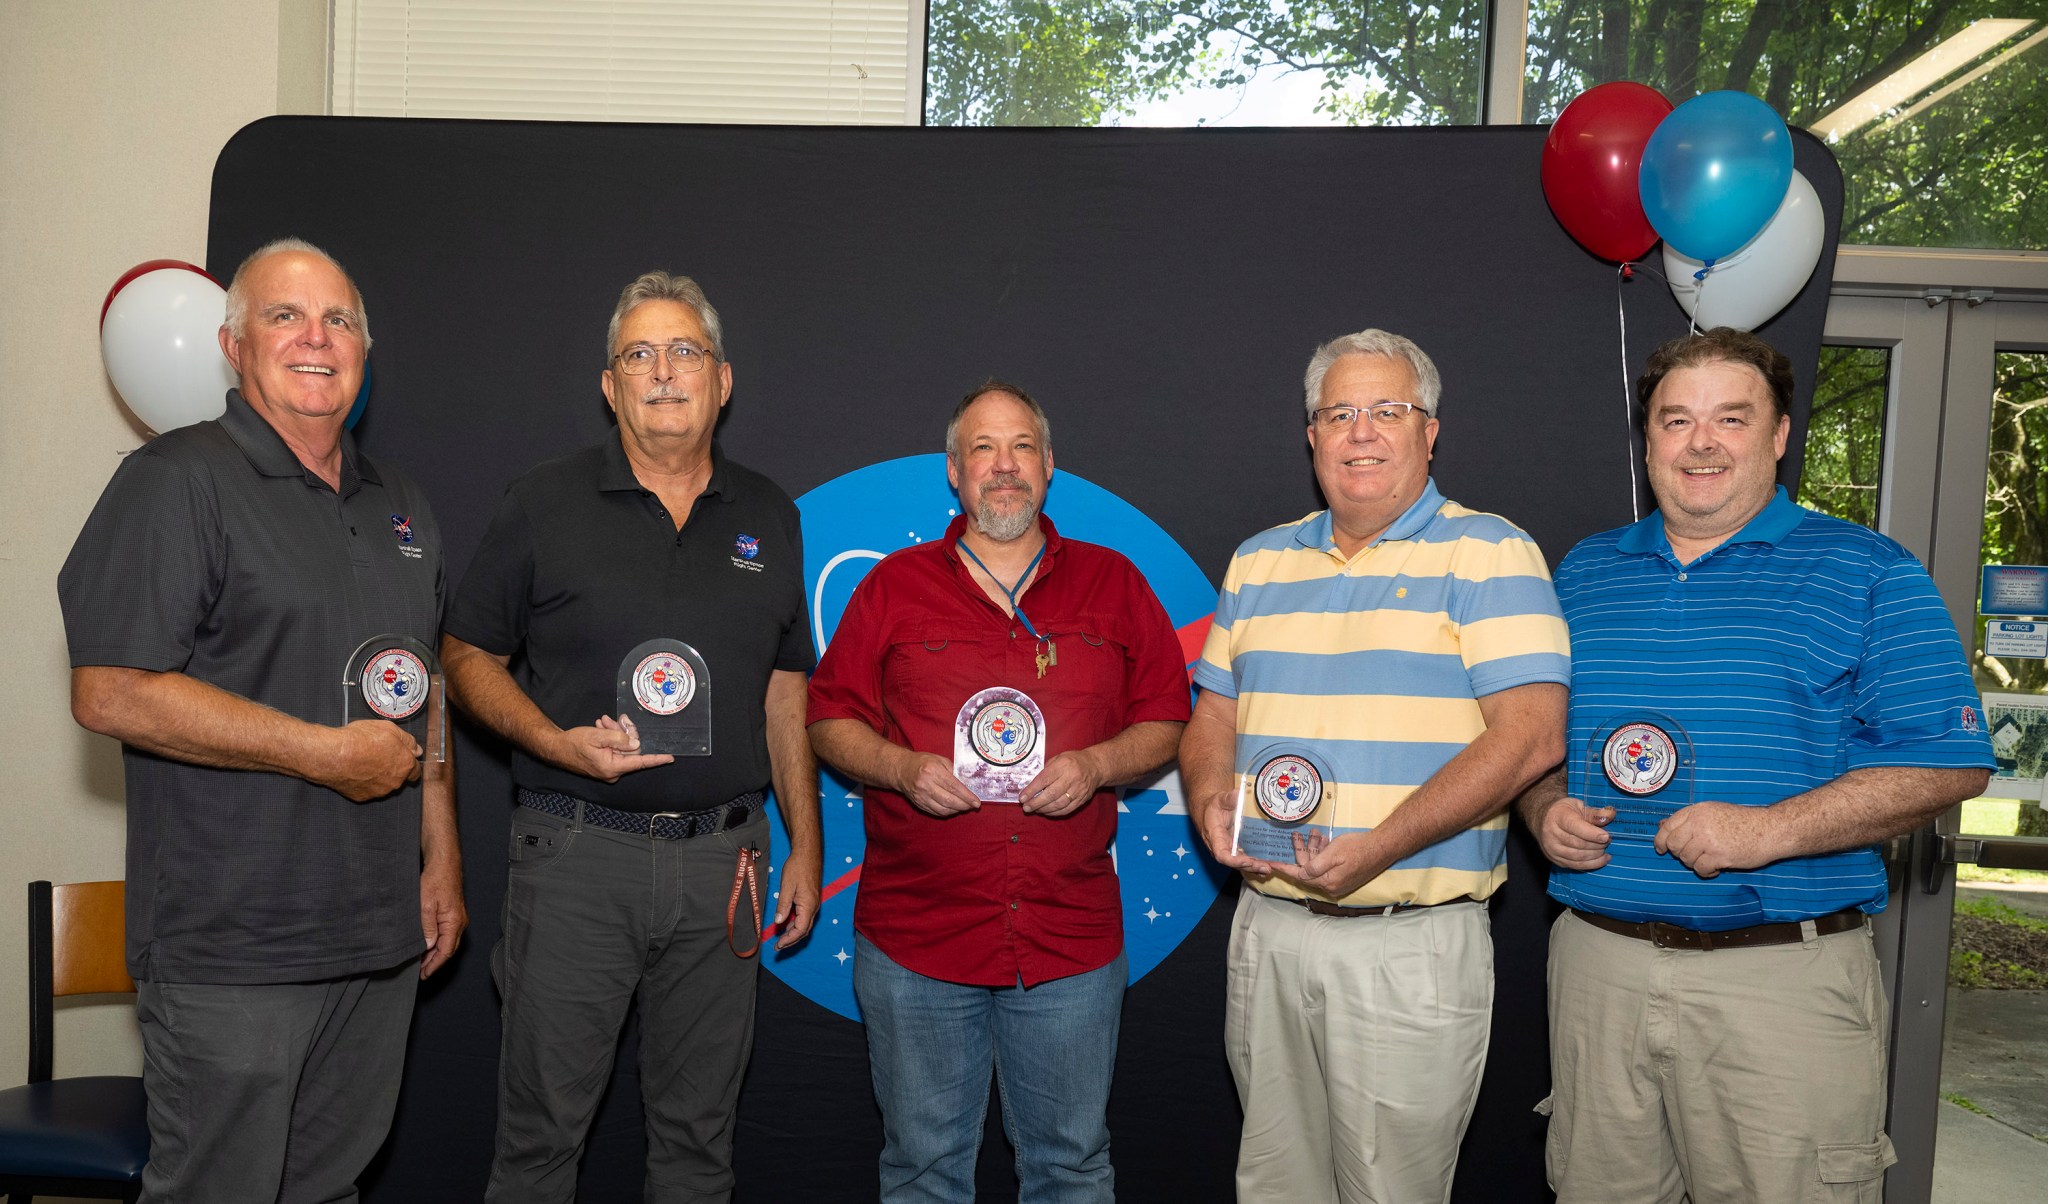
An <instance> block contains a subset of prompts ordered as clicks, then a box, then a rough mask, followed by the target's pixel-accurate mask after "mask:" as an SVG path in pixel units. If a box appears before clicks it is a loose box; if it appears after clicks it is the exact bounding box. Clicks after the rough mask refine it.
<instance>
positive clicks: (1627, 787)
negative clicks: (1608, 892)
mask: <svg viewBox="0 0 2048 1204" xmlns="http://www.w3.org/2000/svg"><path fill="white" fill-rule="evenodd" d="M1696 768H1697V766H1696V765H1695V763H1694V761H1693V751H1692V739H1691V737H1689V736H1687V735H1686V732H1685V728H1684V726H1682V725H1681V724H1680V723H1679V722H1678V721H1677V720H1675V719H1673V718H1671V716H1669V715H1665V714H1662V713H1660V712H1656V711H1644V712H1636V713H1634V714H1629V715H1611V716H1609V717H1608V719H1607V721H1606V722H1604V723H1602V724H1601V725H1600V726H1598V727H1596V728H1594V729H1593V738H1592V739H1591V740H1589V741H1588V742H1587V744H1586V785H1585V797H1584V799H1583V800H1582V801H1584V802H1585V804H1586V805H1587V806H1588V807H1612V808H1614V818H1613V819H1612V820H1610V821H1608V824H1607V831H1608V833H1609V834H1611V835H1614V836H1625V837H1628V838H1631V839H1635V840H1654V839H1656V836H1657V825H1659V824H1661V823H1663V822H1664V817H1666V816H1668V815H1671V814H1672V813H1674V812H1676V811H1678V810H1679V809H1680V808H1683V807H1689V806H1691V805H1692V802H1693V772H1694V770H1695V769H1696Z"/></svg>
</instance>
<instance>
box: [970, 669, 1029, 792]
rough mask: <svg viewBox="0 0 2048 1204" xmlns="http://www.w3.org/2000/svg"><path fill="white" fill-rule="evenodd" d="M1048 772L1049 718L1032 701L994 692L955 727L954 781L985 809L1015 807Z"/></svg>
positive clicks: (981, 697)
mask: <svg viewBox="0 0 2048 1204" xmlns="http://www.w3.org/2000/svg"><path fill="white" fill-rule="evenodd" d="M1044 769H1045V712H1043V711H1041V710H1039V709H1038V704H1037V703H1035V702H1033V701H1031V695H1029V694H1026V693H1025V692H1024V691H1022V690H1012V689H1010V688H1009V687H1008V686H991V687H989V688H988V689H986V690H983V691H981V692H980V693H978V694H976V695H975V696H974V697H972V698H970V699H968V700H967V702H966V704H965V705H963V706H962V707H961V708H960V715H959V718H957V719H955V720H954V722H953V776H954V777H956V778H959V779H960V780H961V782H963V783H965V784H966V786H967V788H968V789H969V790H972V791H973V792H974V797H976V798H978V799H980V800H981V801H982V802H984V803H1014V802H1016V801H1018V799H1019V798H1020V797H1022V795H1023V793H1024V787H1025V786H1027V785H1029V784H1030V783H1031V779H1033V778H1035V777H1037V776H1038V775H1039V774H1040V773H1041V772H1043V771H1044Z"/></svg>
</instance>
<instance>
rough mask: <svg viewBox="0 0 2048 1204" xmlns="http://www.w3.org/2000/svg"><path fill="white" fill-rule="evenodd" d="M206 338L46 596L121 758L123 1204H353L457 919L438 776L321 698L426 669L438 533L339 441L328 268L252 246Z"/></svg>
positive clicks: (350, 292)
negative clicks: (377, 650)
mask: <svg viewBox="0 0 2048 1204" xmlns="http://www.w3.org/2000/svg"><path fill="white" fill-rule="evenodd" d="M220 341H221V348H222V350H223V351H225V352H226V353H227V357H228V360H229V362H230V363H232V364H233V365H234V367H235V371H236V373H237V375H238V376H239V378H240V387H239V388H238V389H237V390H235V391H233V392H231V393H229V394H228V398H227V411H226V413H224V414H223V415H221V417H220V418H219V419H218V420H217V421H213V422H203V423H200V424H198V425H197V426H189V427H185V428H184V429H182V430H176V431H171V432H170V433H168V434H165V435H163V436H161V437H159V438H157V439H154V440H152V441H150V442H149V443H148V444H147V445H145V446H144V447H143V448H142V449H141V450H140V451H137V452H136V453H135V454H133V455H131V456H129V457H128V459H127V461H126V462H125V463H123V464H122V465H121V467H120V469H119V470H118V471H117V472H115V474H114V478H113V480H112V482H111V483H109V484H108V486H107V489H106V492H105V493H104V494H102V495H101V497H100V500H99V504H98V505H97V506H96V507H94V509H93V512H92V516H91V517H90V518H88V519H87V520H86V524H85V529H84V531H83V532H81V533H80V535H79V537H78V542H77V544H75V545H74V546H73V547H72V549H71V556H70V558H69V559H67V560H66V561H65V564H64V569H63V572H62V573H61V574H60V575H59V576H58V579H57V587H58V593H59V595H60V597H61V600H62V602H63V607H64V625H65V631H66V635H67V637H68V639H69V642H70V647H71V665H72V674H71V706H72V713H73V714H74V715H76V716H77V718H78V721H79V722H80V723H81V724H83V725H85V726H86V727H88V728H90V729H92V730H93V731H96V732H103V733H105V734H107V735H111V736H114V737H116V738H118V739H119V740H120V741H121V742H122V744H123V745H124V748H123V749H122V760H123V763H124V764H125V765H126V767H127V777H128V892H127V893H128V899H127V913H128V952H127V956H128V970H129V973H130V974H131V975H133V977H134V978H135V980H136V985H137V996H136V1015H137V1017H138V1019H139V1020H140V1022H141V1028H142V1042H143V1050H144V1053H145V1055H146V1056H145V1060H144V1064H143V1083H144V1086H145V1087H146V1088H147V1091H148V1095H149V1130H150V1159H149V1165H148V1166H147V1167H146V1168H145V1169H144V1171H143V1175H142V1191H143V1195H142V1198H143V1199H145V1200H181V1201H182V1200H205V1201H209V1202H215V1201H219V1202H223V1204H239V1202H241V1201H249V1202H251V1204H271V1202H272V1201H329V1200H353V1199H355V1198H356V1194H355V1180H356V1176H357V1175H358V1174H360V1173H361V1171H362V1168H363V1166H364V1165H365V1164H366V1163H367V1162H368V1161H369V1160H370V1157H371V1155H373V1154H375V1153H376V1151H377V1147H378V1146H379V1145H381V1144H382V1143H383V1140H384V1135H385V1132H386V1131H387V1130H388V1129H389V1128H390V1124H391V1114H392V1109H393V1108H394V1106H395V1105H396V1103H397V1099H398V1083H399V1075H400V1072H401V1070H402V1069H403V1063H404V1058H405V1041H406V1029H407V1026H408V1025H409V1024H410V1022H411V1019H412V1006H413V995H414V992H415V990H416V988H417V986H418V982H419V980H420V979H421V978H424V977H426V976H427V975H428V974H431V973H432V972H433V971H434V970H435V969H437V968H439V967H440V966H441V965H442V964H443V963H444V962H446V961H447V959H448V956H449V955H450V954H451V953H453V952H454V950H455V944H456V942H457V940H459V939H460V937H461V935H462V929H463V926H464V924H465V923H466V921H467V916H466V915H465V913H464V912H463V908H462V872H461V861H460V856H461V854H460V849H459V846H458V845H457V842H456V834H455V806H454V794H453V789H452V779H451V777H450V775H449V772H448V769H449V767H448V766H447V765H445V764H432V763H430V764H428V765H427V766H426V774H425V781H424V783H423V784H422V783H421V765H420V761H419V757H420V748H419V745H418V744H417V743H416V742H415V741H414V740H413V739H412V737H411V736H409V735H407V734H406V733H405V732H404V731H403V730H401V729H400V728H398V727H397V726H395V725H393V724H391V723H388V722H385V721H383V720H381V719H380V720H358V721H356V722H354V723H344V722H343V720H344V712H343V703H342V699H341V697H340V692H339V690H338V688H337V686H338V683H339V681H340V678H341V675H342V672H343V670H344V668H345V667H346V665H347V663H348V661H349V659H350V654H351V653H352V652H354V651H355V650H356V648H357V647H358V645H360V644H361V643H362V642H363V641H365V640H367V639H370V638H371V637H373V636H380V635H389V634H399V635H405V636H409V637H411V638H413V639H416V640H419V641H421V642H423V643H426V644H428V645H429V646H431V642H432V641H433V639H434V636H435V631H436V629H437V627H438V623H439V618H440V610H441V600H442V566H441V537H440V531H439V529H438V528H437V527H436V526H435V524H434V517H433V514H432V513H431V512H430V511H429V510H428V508H427V501H426V497H425V495H424V494H422V493H421V492H420V490H419V489H418V487H417V486H415V485H414V484H413V483H412V482H411V481H409V480H407V479H406V478H405V477H403V476H402V475H400V474H399V473H398V472H397V471H396V470H395V469H393V468H391V467H389V466H386V465H378V464H373V463H372V462H371V461H370V459H369V458H368V457H366V456H364V455H363V454H362V453H361V452H360V451H358V450H357V448H356V446H355V442H354V440H352V439H351V438H350V437H349V435H348V434H347V433H346V432H345V431H344V430H343V424H344V421H345V420H346V418H347V416H348V412H349V407H350V406H351V405H352V404H353V403H354V401H355V397H356V391H357V388H358V387H359V386H360V385H361V383H362V376H363V357H364V355H365V353H366V352H367V351H368V349H369V346H370V336H369V328H368V325H367V323H366V321H365V319H364V314H363V303H362V297H361V294H360V293H359V292H358V291H357V290H356V287H355V285H354V283H353V282H351V281H350V280H349V278H348V276H347V275H346V274H345V273H344V272H343V271H342V270H341V268H340V266H339V265H337V264H336V263H335V262H334V261H333V260H332V259H330V258H328V257H327V255H325V254H324V253H322V252H321V251H319V250H317V249H316V248H314V247H311V246H309V245H307V244H305V243H303V242H300V241H298V240H296V239H287V240H283V241H281V242H276V243H272V244H270V245H268V246H266V247H264V248H262V249H261V250H259V251H257V252H256V253H255V254H254V255H251V256H250V257H249V258H248V259H247V260H245V261H244V262H243V263H242V266H241V268H240V270H238V271H237V272H236V273H235V278H234V281H233V283H232V284H231V285H230V287H229V289H228V309H227V323H226V324H225V325H224V326H223V327H222V328H221V334H220ZM423 943H424V946H425V954H424V956H422V953H421V947H422V944H423Z"/></svg>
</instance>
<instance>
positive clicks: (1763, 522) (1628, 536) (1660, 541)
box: [1614, 485, 1806, 555]
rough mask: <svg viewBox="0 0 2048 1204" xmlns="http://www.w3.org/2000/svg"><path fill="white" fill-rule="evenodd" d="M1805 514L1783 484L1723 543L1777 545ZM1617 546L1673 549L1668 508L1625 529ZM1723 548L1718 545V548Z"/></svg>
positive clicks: (1646, 551) (1636, 550) (1644, 551)
mask: <svg viewBox="0 0 2048 1204" xmlns="http://www.w3.org/2000/svg"><path fill="white" fill-rule="evenodd" d="M1805 517H1806V507H1804V506H1801V505H1799V504H1798V503H1797V502H1794V501H1793V500H1792V496H1791V495H1790V494H1788V493H1786V492H1785V487H1784V486H1783V485H1780V486H1778V488H1777V492H1775V493H1773V494H1772V495H1771V500H1770V501H1768V502H1766V503H1764V508H1763V509H1762V510H1759V511H1757V512H1756V515H1755V516H1754V517H1752V518H1751V519H1750V520H1749V521H1748V522H1746V523H1744V524H1742V529H1741V530H1740V531H1737V532H1736V533H1735V534H1733V535H1731V536H1729V537H1728V538H1727V539H1726V540H1725V541H1723V542H1722V543H1721V545H1720V547H1727V546H1728V545H1729V544H1731V543H1762V544H1770V545H1772V546H1776V545H1777V544H1778V542H1779V541H1780V540H1782V539H1784V538H1785V537H1786V536H1787V535H1790V534H1792V529H1793V528H1794V527H1797V526H1798V525H1799V523H1800V520H1802V519H1804V518H1805ZM1614 546H1615V548H1616V550H1618V551H1622V552H1629V553H1633V554H1635V555H1651V554H1657V553H1662V552H1669V551H1670V550H1671V539H1670V537H1669V536H1667V535H1665V534H1664V512H1663V511H1661V510H1652V511H1650V512H1649V513H1648V514H1646V515H1644V516H1643V517H1642V518H1639V519H1637V520H1636V521H1635V522H1634V523H1632V524H1630V525H1629V527H1628V528H1627V529H1626V530H1624V531H1623V532H1622V533H1621V538H1620V539H1619V540H1617V541H1615V545H1614ZM1719 550H1720V548H1718V547H1717V548H1716V549H1715V551H1719ZM1712 554H1713V553H1711V552H1710V553H1708V555H1712Z"/></svg>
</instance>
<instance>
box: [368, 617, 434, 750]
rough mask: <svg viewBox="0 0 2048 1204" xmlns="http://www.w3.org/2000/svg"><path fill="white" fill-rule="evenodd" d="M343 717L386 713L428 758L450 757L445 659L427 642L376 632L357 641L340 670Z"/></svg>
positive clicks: (378, 716)
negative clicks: (443, 673)
mask: <svg viewBox="0 0 2048 1204" xmlns="http://www.w3.org/2000/svg"><path fill="white" fill-rule="evenodd" d="M341 697H342V712H341V721H342V722H343V723H354V722H355V721H356V720H358V719H385V720H389V721H390V722H392V723H395V724H397V725H398V726H399V727H402V728H404V729H405V731H406V733H407V734H408V735H410V736H411V737H412V738H413V739H415V740H417V741H419V745H420V749H421V753H422V755H423V756H424V757H425V758H426V759H427V760H429V761H436V762H439V761H446V760H447V759H448V699H447V692H446V691H445V690H443V689H442V683H441V665H440V662H439V661H437V660H435V659H434V654H433V653H432V652H430V651H428V650H427V646H426V645H425V644H422V643H420V642H419V641H418V640H416V639H413V638H412V637H411V636H404V635H373V636H371V637H370V638H369V639H367V640H364V641H363V642H362V643H361V644H359V645H357V646H356V650H355V652H353V653H352V654H350V656H349V658H348V667H347V668H346V669H344V670H343V672H342V675H341Z"/></svg>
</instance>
